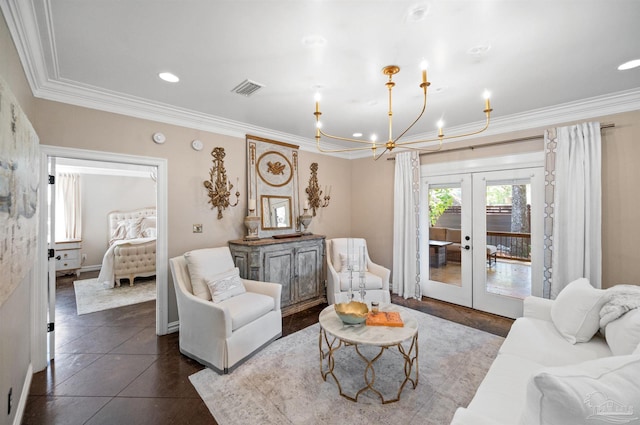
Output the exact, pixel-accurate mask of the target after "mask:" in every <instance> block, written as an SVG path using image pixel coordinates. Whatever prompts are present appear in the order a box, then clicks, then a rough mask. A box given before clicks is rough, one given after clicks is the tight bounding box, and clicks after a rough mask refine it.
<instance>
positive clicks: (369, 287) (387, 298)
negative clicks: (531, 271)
mask: <svg viewBox="0 0 640 425" xmlns="http://www.w3.org/2000/svg"><path fill="white" fill-rule="evenodd" d="M349 241H353V245H352V247H353V251H354V252H353V254H352V253H351V252H347V251H349V249H348V248H347V247H348V244H349ZM360 247H364V250H365V259H366V271H365V290H366V295H365V301H379V302H383V303H389V302H391V295H390V294H389V276H390V275H391V271H390V270H389V269H387V268H386V267H383V266H381V265H378V264H375V263H374V262H373V261H371V258H369V251H368V250H367V241H366V240H364V239H361V238H339V239H328V240H327V301H328V302H329V304H335V303H341V302H347V301H348V300H347V293H348V291H349V272H348V271H347V270H346V267H343V263H345V261H347V259H348V257H349V256H351V255H354V256H356V258H357V253H358V252H360ZM345 265H346V263H345ZM352 279H353V293H354V294H356V296H357V294H358V290H359V284H360V273H359V271H354V272H352Z"/></svg>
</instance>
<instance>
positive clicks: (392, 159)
mask: <svg viewBox="0 0 640 425" xmlns="http://www.w3.org/2000/svg"><path fill="white" fill-rule="evenodd" d="M615 126H616V125H615V124H614V123H611V124H601V125H600V130H604V129H607V128H613V127H615ZM542 137H544V134H541V135H538V136H528V137H520V138H517V139H509V140H501V141H499V142H491V143H484V144H481V145H473V146H461V147H459V148H452V149H445V150H439V151H433V152H421V153H420V155H419V156H422V155H433V154H437V153H445V152H457V151H463V150H467V149H471V150H474V149H476V148H488V147H489V146H499V145H506V144H509V143H517V142H526V141H529V140H537V139H540V138H542ZM395 159H396V157H395V155H394V156H391V157H389V158H387V161H395Z"/></svg>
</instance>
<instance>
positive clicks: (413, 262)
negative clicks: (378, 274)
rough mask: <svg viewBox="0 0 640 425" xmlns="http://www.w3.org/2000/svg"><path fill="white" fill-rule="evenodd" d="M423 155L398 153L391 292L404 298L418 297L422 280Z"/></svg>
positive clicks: (394, 200)
mask: <svg viewBox="0 0 640 425" xmlns="http://www.w3.org/2000/svg"><path fill="white" fill-rule="evenodd" d="M419 185H420V157H419V156H418V152H416V151H412V152H402V153H399V154H397V155H396V169H395V181H394V197H393V275H392V281H393V286H392V291H393V293H394V294H398V295H400V296H402V297H404V298H405V299H407V298H410V297H414V296H417V291H416V280H418V281H419V279H420V275H419V267H418V258H419V257H418V255H419V247H420V244H419V241H418V238H419V228H418V226H419V220H418V214H419V213H420V211H419V208H420V190H419V189H420V186H419Z"/></svg>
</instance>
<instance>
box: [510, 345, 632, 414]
mask: <svg viewBox="0 0 640 425" xmlns="http://www.w3.org/2000/svg"><path fill="white" fill-rule="evenodd" d="M639 382H640V357H639V356H612V357H604V358H600V359H597V360H590V361H587V362H583V363H578V364H575V365H568V366H562V367H550V368H545V369H542V370H541V371H540V372H538V373H537V374H535V375H534V376H532V377H531V379H530V380H529V382H528V384H527V390H526V401H525V409H524V412H523V415H522V420H521V423H522V424H524V425H533V424H536V425H539V424H562V425H584V424H587V423H594V424H595V423H630V422H632V421H633V423H637V422H636V421H637V420H638V416H639V413H640V397H638V393H639V391H640V387H639V386H638V385H639V384H638V383H639Z"/></svg>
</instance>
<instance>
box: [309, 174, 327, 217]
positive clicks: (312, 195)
mask: <svg viewBox="0 0 640 425" xmlns="http://www.w3.org/2000/svg"><path fill="white" fill-rule="evenodd" d="M309 168H310V169H311V177H310V178H309V187H307V188H306V189H305V192H307V199H308V200H309V201H308V202H309V204H308V205H306V207H307V208H311V209H312V210H313V216H314V217H315V216H316V209H320V208H324V207H328V206H329V201H330V200H331V186H329V187H328V188H327V187H325V191H324V193H325V195H324V197H323V196H322V193H323V192H322V190H320V186H318V163H317V162H314V163H312V164H311V166H310V167H309ZM307 208H305V209H307Z"/></svg>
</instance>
